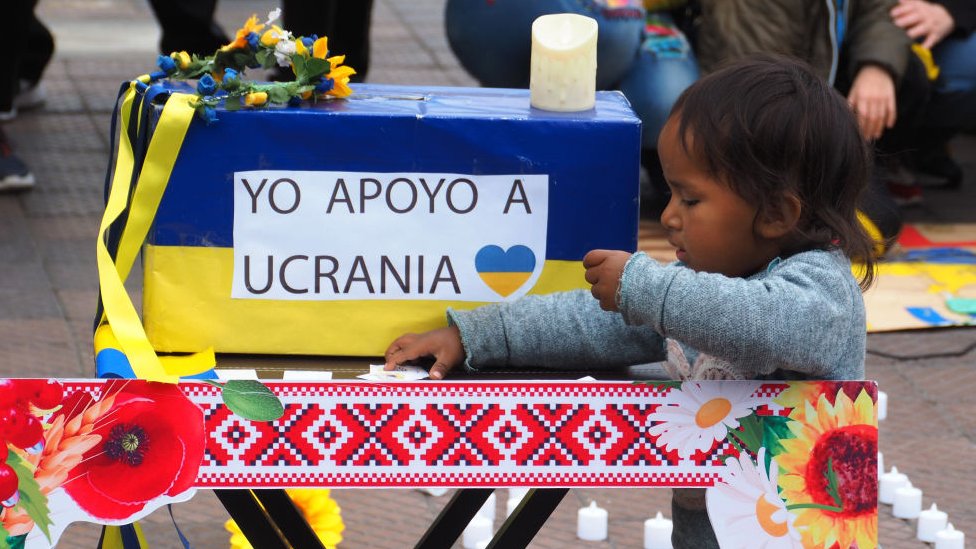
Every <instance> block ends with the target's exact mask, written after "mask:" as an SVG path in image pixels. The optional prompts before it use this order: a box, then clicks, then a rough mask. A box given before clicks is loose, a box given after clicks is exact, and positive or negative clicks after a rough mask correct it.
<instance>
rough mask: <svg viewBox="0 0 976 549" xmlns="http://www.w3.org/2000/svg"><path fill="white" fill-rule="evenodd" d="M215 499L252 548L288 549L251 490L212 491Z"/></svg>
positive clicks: (272, 521)
mask: <svg viewBox="0 0 976 549" xmlns="http://www.w3.org/2000/svg"><path fill="white" fill-rule="evenodd" d="M214 493H215V494H216V495H217V498H218V499H219V500H220V502H221V503H222V504H224V508H225V509H227V512H228V513H230V516H231V517H232V518H233V519H234V520H235V521H236V522H237V526H239V527H240V529H241V532H243V533H244V536H246V537H247V540H248V541H250V542H251V545H253V546H254V547H261V549H290V546H289V545H288V542H287V541H285V540H284V539H283V538H282V535H281V532H280V531H279V530H278V527H277V526H276V525H275V523H274V520H273V519H272V518H271V517H270V516H268V514H267V513H265V511H264V509H262V508H261V505H259V504H258V500H257V497H256V496H255V495H254V492H252V491H251V490H214Z"/></svg>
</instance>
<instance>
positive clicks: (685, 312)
mask: <svg viewBox="0 0 976 549" xmlns="http://www.w3.org/2000/svg"><path fill="white" fill-rule="evenodd" d="M618 306H619V309H620V312H619V313H615V312H607V311H603V310H602V309H600V306H599V303H598V302H597V300H596V299H594V298H593V297H592V296H591V295H590V293H589V292H588V291H586V290H576V291H571V292H562V293H556V294H549V295H538V296H527V297H524V298H522V299H519V300H517V301H514V302H510V303H499V304H493V305H488V306H484V307H479V308H477V309H474V310H470V311H459V310H453V309H451V310H448V320H449V322H451V323H452V324H455V325H457V326H458V328H459V329H460V331H461V339H462V340H463V343H464V348H465V351H466V353H467V359H466V361H465V366H466V367H467V368H468V369H469V370H483V369H490V368H491V367H492V366H508V367H512V366H516V367H517V366H539V367H549V368H560V369H575V370H599V369H606V368H612V367H622V366H626V365H630V364H638V363H646V362H655V361H659V360H665V359H667V363H666V364H667V369H668V371H669V372H671V374H672V376H674V377H680V378H696V379H702V378H733V379H753V378H764V379H861V378H863V376H864V346H865V339H866V330H865V318H864V302H863V299H862V297H861V291H860V288H859V287H858V285H857V282H856V281H855V279H854V277H853V275H852V274H851V265H850V262H849V261H848V260H847V259H846V258H845V257H844V256H843V255H842V254H840V253H839V252H827V251H821V250H813V251H807V252H801V253H798V254H795V255H793V256H790V257H788V258H786V259H783V260H780V259H775V260H773V261H772V262H771V263H770V264H769V266H767V268H766V269H765V270H763V271H762V272H759V273H756V274H754V275H752V276H750V277H749V278H729V277H726V276H723V275H719V274H711V273H696V272H694V271H692V270H691V269H689V268H687V267H685V266H684V265H683V264H681V263H671V264H669V265H661V264H659V263H658V262H656V261H655V260H653V259H651V258H650V257H648V256H647V255H646V254H643V253H637V254H634V256H633V257H631V259H630V260H629V261H628V262H627V265H626V267H625V268H624V273H623V276H622V278H621V282H620V294H619V298H618Z"/></svg>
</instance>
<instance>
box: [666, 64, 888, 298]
mask: <svg viewBox="0 0 976 549" xmlns="http://www.w3.org/2000/svg"><path fill="white" fill-rule="evenodd" d="M672 114H673V115H677V116H678V117H679V118H678V120H679V123H680V125H679V129H678V134H679V135H680V136H681V139H682V143H683V145H684V147H685V150H686V151H687V152H688V154H689V155H690V156H691V157H692V158H695V159H697V160H698V161H700V162H702V163H703V165H704V167H705V169H706V170H707V171H708V172H709V174H710V175H712V176H713V177H716V178H717V179H720V180H722V181H724V182H725V183H726V184H728V185H729V186H730V187H731V188H732V190H733V191H735V192H736V193H737V194H738V195H739V196H741V197H743V198H744V199H745V200H746V201H748V202H749V203H751V204H754V205H756V206H757V207H758V208H759V212H760V214H762V213H763V212H765V211H768V209H769V208H772V207H777V206H778V204H780V201H781V200H782V199H783V197H784V196H786V195H787V194H789V193H792V194H794V195H795V196H796V197H797V198H798V199H799V200H800V203H801V207H802V212H801V214H800V220H799V223H798V225H797V235H796V237H797V239H796V243H795V244H793V245H792V249H790V250H786V252H788V253H795V252H799V251H802V250H809V249H829V248H839V249H841V250H842V251H843V252H844V253H845V254H846V255H847V256H848V257H850V258H852V259H856V260H858V261H862V262H863V263H864V264H865V269H864V273H863V274H862V276H861V280H860V283H861V287H862V288H867V287H868V286H870V284H871V282H872V281H873V279H874V274H875V269H876V265H875V259H874V255H873V253H874V242H873V241H872V239H871V237H869V236H868V235H867V233H866V232H865V231H864V229H863V228H862V226H861V224H860V223H859V222H858V220H857V213H856V212H857V205H858V203H859V201H860V197H861V194H862V193H863V192H864V191H865V189H866V188H867V184H868V175H869V171H870V167H871V163H870V159H871V156H870V153H869V148H868V146H867V144H866V143H865V142H864V139H863V138H862V137H861V133H860V130H859V128H858V123H857V119H856V118H855V116H854V113H853V112H852V111H851V108H850V107H849V106H848V104H847V102H846V101H845V100H844V98H843V97H842V96H841V95H840V94H838V93H837V92H836V91H834V89H833V88H831V87H830V85H829V84H827V83H826V82H824V81H823V80H822V79H821V78H820V77H818V76H817V75H816V74H815V73H814V72H813V71H812V70H811V69H810V68H809V66H808V65H806V64H805V63H803V62H802V61H799V60H796V59H792V58H789V57H784V56H774V55H760V56H755V57H750V58H748V59H745V60H741V61H738V62H735V63H732V64H730V65H727V66H725V67H724V68H722V69H720V70H718V71H716V72H713V73H711V74H709V75H708V76H706V77H705V78H702V79H701V80H699V81H698V82H696V83H695V84H694V85H693V86H691V87H690V88H688V89H687V90H685V92H684V93H683V94H682V95H681V97H680V98H678V101H677V102H676V103H675V105H674V107H673V109H672Z"/></svg>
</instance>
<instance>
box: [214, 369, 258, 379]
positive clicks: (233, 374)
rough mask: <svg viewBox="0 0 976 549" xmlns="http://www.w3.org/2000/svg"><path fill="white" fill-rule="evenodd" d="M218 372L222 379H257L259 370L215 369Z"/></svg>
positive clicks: (218, 377)
mask: <svg viewBox="0 0 976 549" xmlns="http://www.w3.org/2000/svg"><path fill="white" fill-rule="evenodd" d="M214 373H216V374H217V379H219V380H221V381H228V380H231V379H257V378H258V372H257V370H217V369H215V370H214Z"/></svg>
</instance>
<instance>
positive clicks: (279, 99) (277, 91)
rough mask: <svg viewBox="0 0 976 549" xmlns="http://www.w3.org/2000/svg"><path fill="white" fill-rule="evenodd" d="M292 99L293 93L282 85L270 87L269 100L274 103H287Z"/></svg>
mask: <svg viewBox="0 0 976 549" xmlns="http://www.w3.org/2000/svg"><path fill="white" fill-rule="evenodd" d="M289 99H291V94H290V93H288V90H287V89H285V88H284V87H282V86H274V87H272V88H270V89H268V101H270V102H272V103H287V102H288V100H289Z"/></svg>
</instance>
